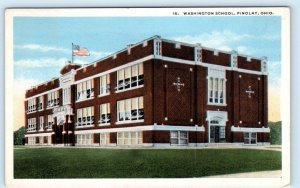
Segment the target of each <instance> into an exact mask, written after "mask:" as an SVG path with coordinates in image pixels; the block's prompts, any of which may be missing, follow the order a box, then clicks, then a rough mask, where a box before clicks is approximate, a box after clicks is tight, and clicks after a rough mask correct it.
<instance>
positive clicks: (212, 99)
mask: <svg viewBox="0 0 300 188" xmlns="http://www.w3.org/2000/svg"><path fill="white" fill-rule="evenodd" d="M207 82H208V83H207V96H208V104H211V105H223V104H225V103H226V99H225V94H226V87H225V86H226V85H225V70H218V69H208V78H207Z"/></svg>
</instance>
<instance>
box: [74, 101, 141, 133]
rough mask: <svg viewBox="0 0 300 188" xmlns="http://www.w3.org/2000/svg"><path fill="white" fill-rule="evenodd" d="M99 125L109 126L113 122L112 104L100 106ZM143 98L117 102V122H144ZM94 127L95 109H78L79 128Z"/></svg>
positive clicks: (77, 123) (77, 124)
mask: <svg viewBox="0 0 300 188" xmlns="http://www.w3.org/2000/svg"><path fill="white" fill-rule="evenodd" d="M98 108H99V121H98V124H99V125H109V124H110V122H111V111H110V104H109V103H105V104H101V105H99V107H98ZM143 108H144V105H143V97H135V98H131V99H125V100H120V101H118V102H117V116H118V117H117V122H120V123H121V122H125V123H126V122H134V121H138V120H144V109H143ZM92 125H94V107H86V108H80V109H77V122H76V126H77V127H86V126H92Z"/></svg>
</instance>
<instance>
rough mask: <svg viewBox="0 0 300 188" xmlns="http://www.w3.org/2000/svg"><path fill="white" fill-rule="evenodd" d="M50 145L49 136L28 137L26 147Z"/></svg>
mask: <svg viewBox="0 0 300 188" xmlns="http://www.w3.org/2000/svg"><path fill="white" fill-rule="evenodd" d="M35 144H51V136H37V137H28V145H35Z"/></svg>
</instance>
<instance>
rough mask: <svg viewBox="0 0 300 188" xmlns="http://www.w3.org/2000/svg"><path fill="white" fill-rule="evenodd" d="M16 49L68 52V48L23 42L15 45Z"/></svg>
mask: <svg viewBox="0 0 300 188" xmlns="http://www.w3.org/2000/svg"><path fill="white" fill-rule="evenodd" d="M14 47H15V48H16V49H24V50H38V51H42V52H49V51H54V52H64V53H70V49H66V48H61V47H56V46H44V45H39V44H25V45H15V46H14Z"/></svg>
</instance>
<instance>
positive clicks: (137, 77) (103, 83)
mask: <svg viewBox="0 0 300 188" xmlns="http://www.w3.org/2000/svg"><path fill="white" fill-rule="evenodd" d="M142 85H144V70H143V63H140V64H138V65H133V66H130V67H127V68H124V69H121V70H118V71H117V85H116V87H115V89H116V90H117V91H120V90H124V89H129V88H134V87H137V86H142ZM76 88H77V91H76V93H77V95H76V101H81V100H85V99H90V98H93V97H94V80H93V79H90V80H87V81H84V82H81V83H78V84H77V85H76ZM110 90H111V87H110V75H109V74H106V75H103V76H100V77H99V93H98V95H100V96H102V95H107V94H109V93H110Z"/></svg>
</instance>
